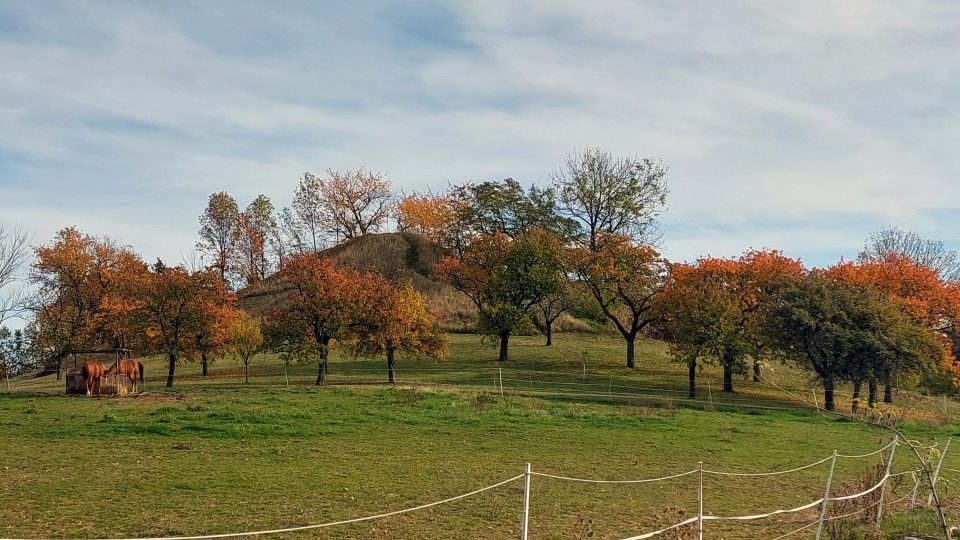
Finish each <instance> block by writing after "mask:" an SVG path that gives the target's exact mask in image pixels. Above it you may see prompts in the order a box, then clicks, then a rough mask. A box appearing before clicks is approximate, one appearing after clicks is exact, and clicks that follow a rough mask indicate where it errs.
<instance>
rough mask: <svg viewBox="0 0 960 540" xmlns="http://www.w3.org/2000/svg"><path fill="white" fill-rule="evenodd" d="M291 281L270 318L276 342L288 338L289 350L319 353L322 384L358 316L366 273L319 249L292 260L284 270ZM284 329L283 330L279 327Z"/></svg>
mask: <svg viewBox="0 0 960 540" xmlns="http://www.w3.org/2000/svg"><path fill="white" fill-rule="evenodd" d="M278 276H279V279H282V280H283V281H284V282H285V283H287V284H288V285H289V290H288V291H287V292H286V293H285V294H284V297H283V299H282V300H281V301H280V307H279V308H277V309H275V310H273V311H272V312H271V313H270V315H269V316H268V320H267V325H268V327H269V329H270V330H269V332H268V334H270V335H271V336H276V337H271V341H272V342H277V341H279V342H281V343H283V342H286V345H282V346H283V347H284V348H286V347H289V349H288V351H287V352H288V354H293V353H294V352H296V353H297V354H298V355H300V356H312V355H314V354H315V355H316V356H317V357H318V358H319V361H318V363H317V384H318V385H322V384H323V382H324V380H325V379H326V375H327V358H328V357H329V354H330V345H331V342H332V341H333V340H334V339H342V338H344V337H346V336H347V332H348V330H349V327H350V325H351V324H353V323H354V322H355V320H356V318H357V306H358V304H359V301H360V298H361V286H362V285H363V276H362V274H360V272H357V271H356V270H352V269H349V268H337V267H336V266H335V265H334V263H333V261H331V260H330V259H327V258H324V257H322V256H320V255H318V254H316V253H308V254H305V255H301V256H299V257H295V258H293V259H291V260H290V261H289V262H288V263H287V264H286V265H285V266H284V267H283V269H282V270H281V271H280V272H279V274H278ZM281 328H282V329H283V330H279V329H281Z"/></svg>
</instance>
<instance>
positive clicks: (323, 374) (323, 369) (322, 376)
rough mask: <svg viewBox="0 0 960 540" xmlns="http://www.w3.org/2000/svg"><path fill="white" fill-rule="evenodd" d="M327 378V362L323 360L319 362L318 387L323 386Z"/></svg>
mask: <svg viewBox="0 0 960 540" xmlns="http://www.w3.org/2000/svg"><path fill="white" fill-rule="evenodd" d="M326 378H327V361H326V360H325V359H323V358H321V359H320V361H319V362H317V382H316V385H317V386H323V382H324V381H325V380H326Z"/></svg>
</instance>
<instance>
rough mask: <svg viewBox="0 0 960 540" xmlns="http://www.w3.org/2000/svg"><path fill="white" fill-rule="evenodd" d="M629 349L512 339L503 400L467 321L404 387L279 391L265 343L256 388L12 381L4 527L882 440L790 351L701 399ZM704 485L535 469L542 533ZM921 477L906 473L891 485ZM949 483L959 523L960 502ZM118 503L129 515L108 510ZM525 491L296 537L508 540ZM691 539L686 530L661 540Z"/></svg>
mask: <svg viewBox="0 0 960 540" xmlns="http://www.w3.org/2000/svg"><path fill="white" fill-rule="evenodd" d="M637 353H638V368H637V369H635V370H630V369H627V368H625V367H623V343H622V340H619V339H615V338H612V337H609V336H604V335H596V334H572V333H570V334H565V335H562V336H558V339H557V341H556V344H555V345H554V346H553V347H544V346H543V342H542V338H541V337H539V336H520V337H518V338H517V339H516V341H515V343H514V351H513V357H512V360H511V361H510V362H508V363H507V364H505V365H504V366H503V368H502V370H503V378H504V382H503V387H504V393H503V394H502V395H501V392H500V390H499V386H498V384H497V382H498V381H497V379H498V376H499V369H500V368H499V366H498V365H497V363H496V361H495V359H496V348H495V347H493V346H490V345H489V344H485V343H484V342H483V341H481V338H480V337H479V336H476V335H467V334H457V335H452V336H451V356H450V358H449V359H448V360H445V361H443V362H439V363H438V362H434V361H431V360H425V359H417V358H411V357H402V358H400V359H399V361H398V380H399V381H400V384H399V385H398V386H397V387H396V388H389V387H385V385H382V383H383V381H384V379H385V372H384V366H383V361H382V360H373V359H356V358H351V357H349V356H345V355H342V354H340V353H335V354H334V355H333V358H332V360H331V375H330V379H329V381H330V382H331V383H332V384H331V385H330V386H328V387H326V388H318V387H314V386H313V385H312V380H313V372H314V370H315V369H316V367H315V366H314V365H310V364H306V365H293V366H290V368H289V370H288V371H289V373H288V375H289V381H290V386H289V388H288V387H287V385H286V384H285V382H286V378H285V377H284V371H283V365H282V363H281V362H279V360H278V358H277V357H276V356H275V355H261V356H258V357H257V359H256V360H255V363H254V369H253V370H252V375H253V376H252V378H251V383H250V384H248V385H245V384H243V382H242V381H243V379H242V365H241V364H238V363H237V362H235V361H234V360H233V359H224V360H221V361H219V362H217V363H215V364H214V365H213V366H212V369H211V373H210V376H209V377H206V378H203V377H200V372H199V366H198V365H197V364H195V363H187V364H184V365H182V366H181V367H180V368H179V370H178V382H177V387H176V389H175V391H173V392H167V391H163V390H162V380H163V373H164V365H163V364H164V363H163V359H162V358H151V359H148V361H147V379H148V381H147V383H148V384H147V393H145V394H143V395H140V396H136V397H129V398H120V399H118V398H106V399H100V400H97V399H86V398H83V397H72V398H67V397H63V396H62V395H58V394H59V393H61V392H62V386H61V384H62V383H57V382H56V381H55V380H53V378H52V377H41V378H33V379H26V378H24V379H17V380H14V381H13V383H12V388H13V390H14V392H12V393H0V426H3V431H2V433H0V466H2V467H0V469H2V470H3V476H4V478H5V479H6V480H7V481H6V482H2V483H0V500H4V501H10V503H9V504H4V505H0V531H3V532H4V534H5V536H7V537H50V536H56V537H112V536H116V535H122V534H137V535H144V534H151V535H152V534H156V535H162V534H196V533H203V532H209V533H216V532H228V531H235V530H244V529H246V530H250V529H263V528H272V527H282V526H290V525H301V524H308V523H318V522H323V521H329V520H334V519H342V518H350V517H355V516H360V515H366V514H372V513H376V512H381V511H387V510H393V509H398V508H404V507H409V506H415V505H417V504H420V503H425V502H430V501H433V500H438V499H442V498H444V497H448V496H451V495H456V494H458V493H462V492H466V491H469V490H472V489H475V488H478V487H482V486H484V485H487V484H490V483H493V482H496V481H499V480H502V479H505V478H509V477H510V476H513V475H515V474H517V473H518V472H519V471H520V470H521V468H522V466H523V464H524V463H525V462H531V463H533V465H534V467H535V470H539V471H542V472H549V473H555V474H563V475H569V476H576V477H588V478H617V479H623V478H640V477H652V476H660V475H665V474H669V473H673V472H678V471H684V470H689V469H690V468H692V467H694V466H695V465H696V463H697V462H698V461H703V462H704V463H705V466H707V467H709V468H711V469H713V470H726V471H730V470H734V471H753V472H758V471H772V470H778V469H785V468H791V467H794V466H797V465H802V464H805V463H811V462H813V461H815V460H817V459H820V458H822V457H824V456H827V455H829V454H830V452H831V451H832V450H833V449H837V450H839V451H840V452H841V453H846V454H859V453H865V452H869V451H871V450H874V449H876V448H879V447H880V446H881V445H882V444H883V443H884V442H886V441H887V440H889V434H887V433H885V432H883V431H879V430H876V429H871V428H869V427H867V426H865V425H863V424H860V423H856V422H848V421H837V420H835V419H833V418H831V417H828V416H824V415H818V414H817V413H816V412H814V411H812V410H810V409H808V408H806V407H804V406H803V404H802V402H800V401H799V400H798V399H797V397H796V396H799V397H803V394H804V393H806V395H807V396H809V395H810V390H811V389H810V387H807V386H805V383H806V381H807V375H806V374H805V373H804V372H802V371H800V370H797V369H793V368H791V367H789V366H780V365H776V366H772V367H771V369H770V373H769V374H770V376H771V379H772V380H774V381H776V383H777V384H778V385H780V386H783V387H785V388H788V389H789V390H791V392H792V393H793V394H794V395H793V396H791V395H790V394H787V393H784V392H782V391H780V390H778V389H776V388H772V387H770V386H766V385H758V384H754V383H752V382H750V381H747V380H744V379H738V380H737V381H736V386H737V390H738V391H737V394H736V395H723V394H722V393H720V392H717V391H716V389H717V388H719V386H720V383H721V372H720V370H719V369H717V368H716V367H715V366H707V367H706V368H705V369H704V371H703V372H702V373H701V391H702V399H701V400H698V401H696V402H689V401H687V400H684V399H682V398H681V397H676V396H682V395H683V390H684V388H685V368H684V366H682V365H680V364H676V363H673V362H671V361H670V358H669V356H668V355H667V353H666V348H665V346H664V344H663V343H661V342H657V341H650V340H643V341H642V342H641V343H639V344H638V351H637ZM710 388H712V389H713V390H712V393H711V391H710ZM903 397H906V396H903ZM900 398H901V396H900V395H898V400H899V399H900ZM847 399H848V397H847V396H846V395H845V396H844V398H843V399H842V400H841V403H842V404H843V405H844V406H845V405H846V400H847ZM947 404H948V405H949V407H950V412H949V414H947V415H944V416H942V417H939V418H936V419H933V420H935V421H930V422H928V421H921V420H919V419H905V420H904V422H902V426H901V427H903V428H904V429H905V430H906V431H907V433H908V436H910V437H911V438H916V439H917V440H920V441H923V442H924V443H929V442H932V441H940V442H941V443H942V442H943V441H944V440H945V439H946V437H948V436H957V435H958V434H960V425H958V424H957V423H956V422H957V420H956V419H957V417H958V414H957V413H958V411H960V409H958V405H960V404H958V403H957V402H955V401H950V402H949V403H947ZM933 405H936V406H937V407H939V406H940V403H939V402H935V403H933ZM922 418H924V417H922ZM881 462H882V459H881V458H880V457H878V456H874V459H870V460H846V461H843V462H840V463H839V464H838V470H837V477H836V483H835V486H836V490H837V491H836V493H842V494H849V493H854V492H856V491H857V490H858V486H860V485H861V483H862V482H863V481H864V478H868V477H869V475H870V474H872V473H871V471H873V473H875V472H876V470H875V467H876V466H877V465H878V464H879V463H881ZM912 466H913V464H912V462H911V460H910V456H909V455H908V453H907V452H905V451H901V452H899V453H898V454H897V460H896V461H895V463H894V469H895V470H896V471H897V472H900V471H904V470H907V469H909V468H911V467H912ZM947 466H948V467H951V468H952V469H958V470H960V451H957V452H956V453H955V452H954V451H953V450H951V451H950V452H948V454H947ZM825 474H826V468H825V466H818V467H815V468H812V469H809V470H806V471H802V472H800V473H797V474H795V475H786V476H778V477H769V478H764V477H760V478H749V477H748V478H739V479H737V478H732V479H723V478H715V477H710V478H708V479H707V480H706V483H705V485H704V490H705V493H706V495H705V497H706V499H705V500H706V505H705V506H706V509H707V511H708V512H710V513H714V514H716V515H740V514H744V513H753V512H760V511H764V510H771V509H774V508H785V507H791V506H797V505H800V504H803V503H805V502H808V501H810V500H814V499H816V498H817V497H819V496H820V495H821V493H822V489H823V481H824V478H825ZM865 475H866V476H865ZM954 479H955V480H960V477H958V476H957V475H956V474H954V475H952V476H951V480H954ZM695 484H696V483H695V481H694V480H692V479H691V478H690V477H686V478H682V479H678V480H676V481H670V482H667V483H664V484H657V485H655V486H650V485H643V484H641V485H601V486H596V485H589V484H578V483H567V482H561V481H557V480H553V479H548V478H542V477H537V478H535V479H534V481H533V488H532V492H533V498H532V503H531V513H532V517H531V520H532V521H531V527H532V531H531V538H543V539H546V538H550V539H553V538H556V539H560V538H586V537H593V538H610V539H616V538H623V537H625V536H629V535H631V534H637V533H640V532H644V531H649V530H652V529H654V528H656V527H660V526H665V525H668V524H670V523H674V522H677V521H680V520H681V519H684V518H686V517H689V516H690V515H691V514H690V512H691V511H692V509H693V508H695V500H694V494H695V488H696V485H695ZM911 486H912V484H908V483H906V481H904V482H900V483H898V484H896V485H895V486H894V487H893V488H892V489H891V492H890V494H889V496H890V498H889V499H888V500H889V501H895V500H898V499H900V498H901V497H903V496H905V495H907V494H908V493H909V489H910V487H911ZM860 489H862V488H860ZM950 493H951V494H950V498H949V502H950V505H951V506H950V512H951V514H950V515H951V516H952V518H953V519H957V517H958V516H960V498H958V497H957V496H956V492H955V491H954V490H951V492H950ZM94 495H95V499H94V500H96V501H97V504H96V505H95V507H94V508H93V509H92V510H91V506H90V505H89V504H88V501H90V500H91V499H90V497H91V496H94ZM121 502H122V504H123V505H124V508H125V516H127V518H126V519H117V518H116V517H115V516H114V515H113V514H112V513H111V512H109V511H108V509H109V508H112V507H113V506H115V505H117V504H121ZM519 506H520V484H516V483H515V484H510V485H508V486H506V487H504V488H503V489H502V490H500V489H498V490H494V491H491V492H488V493H485V494H482V495H480V496H478V497H477V498H471V499H465V500H463V501H458V502H456V503H452V504H450V505H447V506H442V507H438V508H435V509H430V510H426V511H423V512H418V513H414V514H409V515H405V516H398V517H396V518H390V519H387V520H383V521H378V522H371V523H368V524H364V525H353V526H346V527H342V528H334V529H329V530H320V531H313V532H309V533H303V534H298V535H291V536H290V537H298V538H299V537H304V538H306V537H309V538H358V539H359V538H414V537H420V538H465V539H466V538H490V539H499V538H503V539H508V538H515V537H516V531H517V519H518V517H519V512H518V510H519ZM908 507H909V500H906V501H900V502H898V503H897V504H895V505H894V506H892V507H891V508H888V514H887V517H885V521H884V524H885V525H884V528H885V532H886V534H885V535H884V536H883V538H900V537H902V535H901V536H896V535H895V533H902V532H926V533H928V534H935V533H936V529H935V528H934V527H932V522H931V520H930V519H929V513H923V512H922V511H918V512H916V513H909V512H908V511H907V509H908ZM856 509H858V507H851V508H836V509H834V510H832V511H835V512H836V513H837V514H839V513H841V512H843V513H846V512H849V511H854V510H856ZM816 515H817V514H816V509H814V510H811V511H805V512H802V513H799V514H791V515H786V516H777V517H774V518H770V519H768V520H762V521H757V522H749V523H737V522H710V523H709V524H708V531H707V532H708V536H707V537H708V538H728V539H753V538H767V539H770V538H775V537H776V536H778V535H780V534H784V533H786V532H788V531H790V530H792V529H796V528H798V527H800V526H801V525H804V524H805V523H808V522H810V521H812V520H814V519H816ZM844 524H845V527H846V531H847V532H848V533H850V534H849V535H847V536H843V538H851V539H853V538H868V537H869V536H868V535H866V534H863V531H864V530H866V529H868V528H869V527H868V526H866V525H864V524H863V523H862V522H860V521H857V520H850V519H847V520H844ZM689 537H690V531H689V530H684V531H682V532H681V533H680V534H679V535H678V536H676V537H675V536H667V537H666V538H671V539H672V538H689ZM809 537H810V536H809V535H807V536H803V535H800V536H798V538H809Z"/></svg>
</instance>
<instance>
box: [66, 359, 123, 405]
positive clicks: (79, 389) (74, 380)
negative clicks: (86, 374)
mask: <svg viewBox="0 0 960 540" xmlns="http://www.w3.org/2000/svg"><path fill="white" fill-rule="evenodd" d="M90 354H98V355H113V364H110V365H107V366H105V367H106V368H107V369H109V368H110V366H111V365H115V364H116V363H117V362H119V361H120V360H121V359H126V358H130V349H121V348H115V349H73V350H70V351H67V356H68V357H69V356H72V357H73V365H72V366H71V367H70V368H69V369H67V377H66V380H67V395H81V396H83V395H86V394H87V384H86V381H84V379H83V373H81V369H82V368H83V362H80V361H79V360H78V359H77V355H90ZM120 384H122V383H121V382H120V375H119V374H118V373H115V374H114V375H113V376H112V377H104V379H103V384H102V385H101V386H100V393H101V394H104V395H113V394H116V393H117V390H118V388H119V386H120Z"/></svg>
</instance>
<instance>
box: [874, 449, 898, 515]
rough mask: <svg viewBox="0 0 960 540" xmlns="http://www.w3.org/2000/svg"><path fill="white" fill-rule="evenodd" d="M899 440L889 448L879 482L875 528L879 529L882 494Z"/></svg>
mask: <svg viewBox="0 0 960 540" xmlns="http://www.w3.org/2000/svg"><path fill="white" fill-rule="evenodd" d="M899 440H900V439H899V438H896V439H894V440H893V446H891V447H890V457H888V458H887V468H886V470H885V471H884V473H883V480H882V481H881V482H880V500H879V501H877V527H878V528H879V527H880V518H881V517H883V492H884V491H886V489H887V479H888V478H890V466H891V465H893V456H894V454H896V453H897V442H898V441H899Z"/></svg>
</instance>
